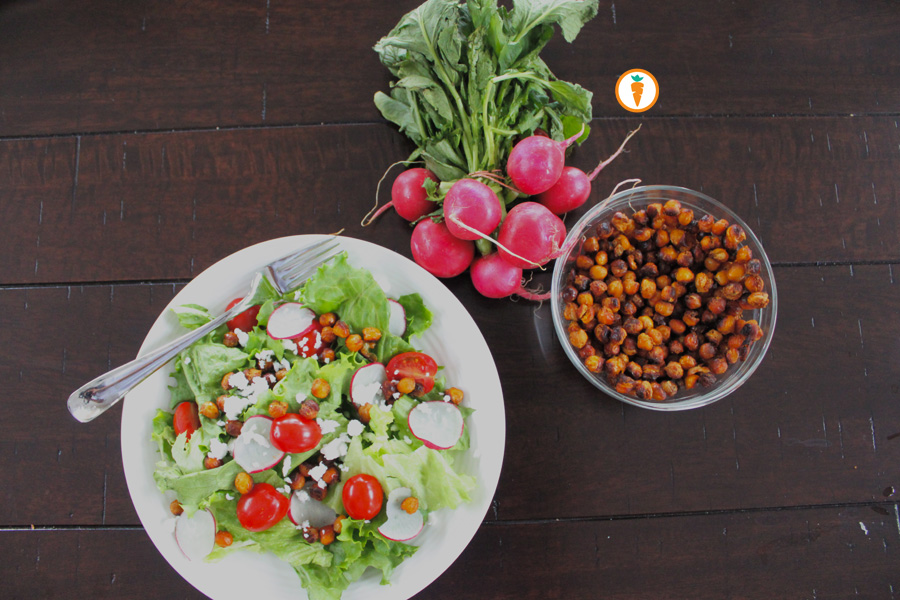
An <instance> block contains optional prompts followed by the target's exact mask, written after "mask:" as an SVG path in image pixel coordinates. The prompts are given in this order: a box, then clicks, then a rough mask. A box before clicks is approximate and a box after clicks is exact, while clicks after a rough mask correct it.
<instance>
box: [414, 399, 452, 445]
mask: <svg viewBox="0 0 900 600" xmlns="http://www.w3.org/2000/svg"><path fill="white" fill-rule="evenodd" d="M407 424H408V425H409V430H410V431H411V432H412V434H413V435H414V436H416V438H418V439H419V440H420V441H421V442H422V443H423V444H425V446H427V447H428V448H432V449H434V450H449V449H450V448H452V447H453V446H455V445H456V442H458V441H459V438H460V437H462V432H463V427H465V421H464V420H463V416H462V413H461V412H460V410H459V407H457V406H456V405H455V404H453V403H451V402H441V401H440V400H435V401H431V402H422V403H421V404H417V405H416V406H414V407H413V409H412V410H411V411H409V416H408V417H407Z"/></svg>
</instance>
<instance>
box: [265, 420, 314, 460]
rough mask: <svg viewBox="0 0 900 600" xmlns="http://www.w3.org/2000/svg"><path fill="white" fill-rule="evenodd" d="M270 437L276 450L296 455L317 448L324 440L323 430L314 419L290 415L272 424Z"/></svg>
mask: <svg viewBox="0 0 900 600" xmlns="http://www.w3.org/2000/svg"><path fill="white" fill-rule="evenodd" d="M270 436H271V438H272V444H274V445H275V447H276V448H278V449H279V450H281V451H282V452H290V453H292V454H296V453H298V452H306V451H307V450H312V449H313V448H315V447H316V446H317V445H318V444H319V441H320V440H321V439H322V428H321V427H319V424H318V423H317V422H316V421H314V420H312V419H304V418H303V417H301V416H300V415H298V414H297V413H288V414H286V415H284V416H282V417H278V418H277V419H275V420H274V421H273V422H272V433H271V434H270Z"/></svg>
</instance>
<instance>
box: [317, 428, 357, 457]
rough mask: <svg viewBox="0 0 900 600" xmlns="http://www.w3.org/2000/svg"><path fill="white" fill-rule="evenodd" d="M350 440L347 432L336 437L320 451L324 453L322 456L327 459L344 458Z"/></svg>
mask: <svg viewBox="0 0 900 600" xmlns="http://www.w3.org/2000/svg"><path fill="white" fill-rule="evenodd" d="M349 441H350V438H349V437H348V436H347V434H341V435H340V436H339V437H336V438H334V439H333V440H331V441H330V442H328V443H327V444H325V445H324V446H322V449H321V450H320V452H321V453H322V457H323V458H324V459H325V460H336V459H338V458H343V457H345V456H347V450H348V446H347V442H349Z"/></svg>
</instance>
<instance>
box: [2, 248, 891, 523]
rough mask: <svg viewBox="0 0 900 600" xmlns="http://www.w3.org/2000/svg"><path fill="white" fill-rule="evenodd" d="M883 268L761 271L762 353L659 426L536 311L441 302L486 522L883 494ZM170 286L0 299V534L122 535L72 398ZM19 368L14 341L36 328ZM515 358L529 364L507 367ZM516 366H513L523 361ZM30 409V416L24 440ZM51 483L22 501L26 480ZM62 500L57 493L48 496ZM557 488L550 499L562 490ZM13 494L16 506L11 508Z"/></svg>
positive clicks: (131, 349)
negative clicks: (494, 444)
mask: <svg viewBox="0 0 900 600" xmlns="http://www.w3.org/2000/svg"><path fill="white" fill-rule="evenodd" d="M894 271H897V272H898V275H900V265H896V264H895V265H869V266H856V267H852V272H851V267H844V266H834V267H818V268H779V269H777V271H776V278H777V283H778V292H779V296H780V298H781V301H780V307H779V318H778V325H777V329H776V334H775V339H774V341H773V344H772V346H771V348H770V351H769V354H768V356H767V357H766V359H765V361H764V362H763V364H762V366H761V367H760V369H759V371H758V372H757V373H756V374H755V375H754V376H753V377H752V378H751V379H750V380H749V382H748V383H747V384H745V386H744V387H742V388H741V389H740V390H738V391H737V392H736V393H734V394H733V395H732V396H730V397H729V398H726V399H725V400H723V401H721V402H719V403H717V404H714V405H712V406H709V407H706V408H703V409H699V410H694V411H688V412H684V413H676V414H667V413H656V412H651V411H646V410H642V409H636V408H630V407H625V406H624V405H621V404H619V403H618V402H616V401H614V400H612V399H610V398H607V397H605V396H602V395H601V394H600V393H599V392H597V391H596V390H595V389H594V388H593V387H592V386H590V385H589V384H588V383H587V382H586V381H584V380H582V379H581V378H580V377H579V376H578V374H577V372H576V371H575V370H574V368H573V367H572V366H571V365H570V364H568V362H567V359H566V358H565V355H564V354H563V353H562V351H561V349H560V348H559V343H558V341H557V340H556V336H555V333H554V332H553V330H552V325H551V322H550V313H549V310H548V307H544V308H541V309H537V308H536V307H535V306H534V305H530V304H527V303H524V302H522V303H511V302H508V301H507V302H497V301H488V300H487V299H483V298H480V297H477V295H476V294H475V293H474V292H473V291H472V290H471V289H470V287H469V286H468V284H467V283H466V282H455V285H454V287H453V288H451V289H452V291H453V292H455V293H456V294H457V295H458V296H459V297H460V298H461V299H462V301H463V302H464V304H465V305H466V306H467V307H468V308H469V310H470V311H471V313H472V314H473V316H474V318H475V319H476V322H477V323H478V325H479V327H480V328H481V330H482V332H483V333H484V335H485V338H486V339H487V341H488V344H489V346H490V347H491V350H492V352H493V353H494V358H495V361H496V362H497V365H498V369H499V372H500V378H501V381H502V382H503V388H504V396H505V405H506V415H507V430H508V437H507V452H506V457H505V462H504V469H503V473H502V476H501V479H500V485H499V489H498V491H497V495H496V498H495V508H494V513H493V518H497V519H503V520H509V519H513V520H517V519H551V518H576V517H608V516H613V515H642V514H659V513H679V512H703V511H721V510H745V509H755V508H771V507H778V506H805V505H816V504H835V503H860V502H875V501H884V500H888V499H893V498H894V492H893V491H891V492H889V493H887V494H886V493H885V490H893V489H894V488H896V489H898V490H900V479H898V473H897V470H896V465H897V464H898V463H900V439H898V438H900V436H898V435H896V434H898V432H900V408H898V407H900V404H898V402H897V399H898V395H900V387H898V386H897V381H898V380H900V366H898V364H897V361H896V360H893V353H894V352H895V351H896V349H897V340H898V339H900V324H898V323H897V321H896V319H891V318H888V315H894V314H897V313H898V312H900V294H897V291H896V290H897V286H898V285H900V282H895V280H894V279H893V276H894ZM176 289H177V286H172V285H165V284H154V285H148V284H144V285H116V286H112V287H110V286H106V285H96V286H84V287H72V288H66V287H60V288H56V287H42V288H30V289H5V290H0V314H3V315H5V316H6V317H8V318H9V323H10V324H11V325H10V326H7V327H5V328H2V329H0V379H2V380H3V381H8V382H10V384H9V387H8V392H7V395H6V400H5V402H4V403H2V404H0V416H2V418H0V470H2V471H3V472H4V473H6V474H7V476H8V480H7V481H8V483H7V484H6V488H5V492H6V493H5V494H4V495H3V496H2V500H0V506H2V510H0V525H29V524H38V525H70V524H79V525H88V524H97V523H102V524H107V525H110V524H137V520H136V517H135V514H134V510H133V508H132V506H131V501H130V499H129V497H128V494H127V491H126V488H125V482H124V475H123V473H122V467H121V460H120V456H119V419H118V415H119V414H120V413H119V410H120V409H118V408H116V409H113V411H112V413H111V414H109V415H104V416H103V417H102V418H100V419H97V420H96V421H94V422H92V423H90V424H88V425H82V424H79V423H76V422H75V421H74V420H73V419H72V418H71V416H70V415H69V414H68V412H67V411H66V409H65V406H64V404H65V402H64V401H65V398H66V397H67V396H68V394H69V393H71V391H72V390H74V389H76V388H77V387H79V386H80V385H81V384H82V383H84V382H85V381H87V380H89V379H91V378H92V377H94V376H96V375H97V374H99V373H101V372H104V371H105V370H107V369H108V368H109V367H110V366H116V365H117V364H120V363H123V362H125V361H126V360H129V359H130V358H132V357H133V356H134V355H135V354H136V353H137V350H138V347H139V346H140V343H141V341H142V339H143V337H144V335H145V333H146V331H147V330H148V329H149V327H150V324H151V323H152V322H153V320H154V319H155V318H156V315H157V314H158V312H159V311H160V310H162V308H163V307H164V306H165V304H166V303H167V302H168V301H169V300H170V299H171V297H172V295H173V294H174V292H175V291H176ZM51 321H55V322H63V323H67V324H68V325H67V326H66V327H65V328H63V329H59V330H57V331H54V330H48V329H44V330H43V331H44V333H43V335H41V336H40V337H37V338H34V336H32V338H34V340H33V342H32V343H31V346H29V356H40V357H42V359H41V360H39V361H34V360H29V359H27V357H22V356H21V347H20V345H18V344H17V343H16V340H20V339H25V338H26V337H27V336H29V332H31V331H34V330H36V329H40V328H41V327H42V324H43V323H47V322H51ZM523 348H527V349H529V351H528V352H524V353H523V352H522V349H523ZM523 361H524V362H523ZM36 399H40V401H41V402H43V403H44V404H45V405H46V409H45V410H44V411H42V419H43V422H44V426H42V427H40V428H34V427H31V426H30V423H31V422H32V421H31V419H32V413H33V408H32V407H33V406H34V404H35V402H36ZM35 472H41V473H43V474H44V475H45V476H46V477H47V478H48V480H50V481H53V482H54V485H53V487H51V488H48V489H47V490H46V492H44V493H42V494H40V495H38V496H37V497H32V494H31V493H30V491H31V490H33V477H32V475H33V473H35ZM63 489H64V490H67V492H66V493H64V494H60V493H59V491H60V490H63ZM567 490H568V491H567ZM25 497H29V498H31V499H30V500H29V502H27V503H26V502H22V501H21V499H22V498H25Z"/></svg>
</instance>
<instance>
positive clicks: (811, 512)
mask: <svg viewBox="0 0 900 600" xmlns="http://www.w3.org/2000/svg"><path fill="white" fill-rule="evenodd" d="M897 510H898V508H897V505H896V504H873V505H870V506H859V507H844V508H820V509H802V510H784V511H766V512H753V513H736V514H711V515H702V516H701V515H687V516H678V517H657V518H643V519H623V520H612V521H606V520H599V521H568V522H555V521H551V522H539V523H528V524H518V523H515V524H512V523H502V522H500V523H490V524H487V525H484V526H482V528H481V529H480V530H479V532H478V533H477V534H476V536H475V538H474V539H473V541H472V543H471V544H470V545H469V547H468V548H467V549H466V550H465V551H464V552H463V554H462V555H461V556H460V557H459V558H458V559H457V560H456V562H455V563H454V564H453V565H452V566H451V567H450V568H449V569H448V570H447V571H446V572H445V573H444V574H443V575H442V576H441V577H439V578H438V579H437V580H436V581H435V582H434V583H432V584H431V585H430V586H429V587H427V588H425V590H423V591H422V592H420V593H419V594H417V595H416V596H415V598H419V599H422V600H424V599H426V598H427V599H432V600H437V599H443V598H447V599H450V598H469V597H473V594H475V595H476V597H490V598H496V599H497V600H503V599H513V598H515V599H520V598H535V599H537V598H541V599H544V598H597V597H603V598H605V599H609V600H619V599H621V600H625V599H633V598H660V599H670V598H673V599H674V598H697V599H700V600H704V599H709V600H719V599H721V598H736V599H747V598H818V599H820V600H825V599H835V600H837V599H840V600H843V599H844V598H850V597H857V596H858V597H861V598H890V597H891V595H893V594H894V593H895V592H894V590H896V589H900V575H898V574H897V569H896V565H897V561H898V560H900V554H898V548H900V544H898V541H900V531H898V525H897V521H896V511H897ZM0 539H2V540H3V542H4V544H3V548H4V550H3V551H2V554H0V557H2V558H3V560H4V565H5V572H6V573H7V574H10V575H13V574H15V576H10V577H4V578H3V579H2V580H0V594H2V595H3V597H4V598H13V599H18V598H33V597H41V598H51V597H90V598H108V597H110V598H145V597H147V594H148V590H152V595H153V596H154V597H165V598H176V597H177V598H202V597H203V596H202V595H201V594H199V593H198V592H196V591H195V590H193V589H192V588H191V587H190V586H189V584H187V583H186V582H185V581H184V580H182V579H181V577H180V576H179V575H178V574H177V573H176V572H175V571H174V570H173V569H171V568H169V567H168V566H167V565H166V564H165V562H164V561H163V559H162V557H161V556H160V555H159V554H158V553H157V552H156V550H155V549H154V547H153V545H152V544H151V542H150V540H149V538H148V537H147V536H146V534H145V533H144V532H143V531H142V530H115V529H113V530H55V531H54V530H45V531H3V532H2V533H0ZM473 582H477V585H478V586H479V587H478V589H477V590H475V589H473ZM488 582H489V583H488Z"/></svg>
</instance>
